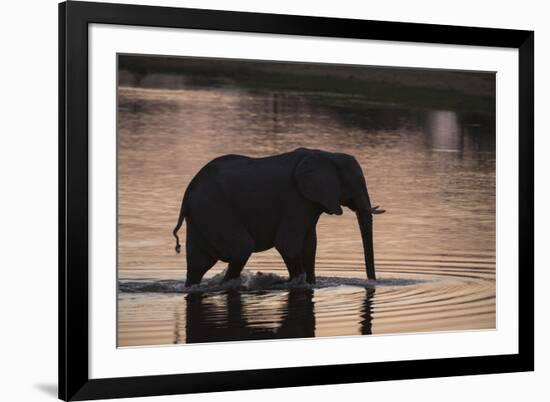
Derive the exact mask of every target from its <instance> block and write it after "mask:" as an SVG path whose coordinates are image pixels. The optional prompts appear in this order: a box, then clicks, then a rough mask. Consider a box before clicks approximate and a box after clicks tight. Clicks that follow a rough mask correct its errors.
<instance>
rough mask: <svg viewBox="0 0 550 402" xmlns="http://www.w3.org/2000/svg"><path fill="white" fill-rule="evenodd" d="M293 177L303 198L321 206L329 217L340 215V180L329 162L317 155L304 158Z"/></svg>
mask: <svg viewBox="0 0 550 402" xmlns="http://www.w3.org/2000/svg"><path fill="white" fill-rule="evenodd" d="M294 176H295V177H296V182H297V184H298V188H299V190H300V193H301V194H302V195H303V196H304V197H305V198H307V199H308V200H310V201H313V202H315V203H317V204H321V206H322V207H323V209H324V210H325V212H327V213H329V214H331V215H333V214H336V215H342V208H341V207H340V202H339V199H340V191H341V189H340V178H339V177H338V173H337V171H336V167H335V166H334V165H333V164H332V163H331V162H330V161H329V160H327V159H325V158H323V157H321V156H318V155H310V156H306V157H305V158H304V159H303V160H302V161H301V162H300V163H298V165H297V166H296V170H295V172H294Z"/></svg>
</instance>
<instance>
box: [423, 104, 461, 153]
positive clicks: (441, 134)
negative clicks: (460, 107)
mask: <svg viewBox="0 0 550 402" xmlns="http://www.w3.org/2000/svg"><path fill="white" fill-rule="evenodd" d="M427 126H428V132H429V134H430V138H431V142H432V148H433V149H434V151H449V152H452V151H456V152H459V151H462V143H463V141H462V130H461V129H460V126H459V123H458V116H457V114H456V113H455V112H451V111H441V110H437V111H433V112H429V113H428V124H427Z"/></svg>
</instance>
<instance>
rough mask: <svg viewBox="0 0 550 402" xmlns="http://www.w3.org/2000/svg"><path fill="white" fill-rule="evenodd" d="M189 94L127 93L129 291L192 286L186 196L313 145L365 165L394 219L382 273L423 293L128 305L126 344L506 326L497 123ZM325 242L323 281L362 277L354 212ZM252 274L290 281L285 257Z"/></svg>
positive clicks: (125, 296) (383, 233)
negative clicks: (240, 157)
mask: <svg viewBox="0 0 550 402" xmlns="http://www.w3.org/2000/svg"><path fill="white" fill-rule="evenodd" d="M184 81H185V80H182V82H184ZM179 88H180V89H178V90H166V89H144V88H137V87H121V88H119V98H118V101H119V102H118V105H119V109H118V183H117V184H118V223H119V225H118V268H119V271H118V274H119V279H121V280H124V279H129V280H137V279H178V280H182V279H184V277H185V255H184V254H180V255H178V254H175V253H174V249H173V238H172V234H171V231H172V228H173V227H174V224H175V222H176V219H177V215H178V211H179V206H180V204H179V203H180V201H181V199H182V193H183V191H184V189H185V188H186V187H187V185H188V183H189V181H190V180H191V178H192V177H193V175H194V174H195V173H196V172H197V171H198V170H199V169H200V168H201V167H202V166H203V165H204V164H205V163H207V162H208V161H209V160H211V159H213V158H215V157H217V156H219V155H222V154H228V153H237V154H245V155H249V156H266V155H273V154H277V153H282V152H286V151H289V150H292V149H295V148H297V147H309V148H318V149H324V150H327V151H333V152H346V153H350V154H353V155H354V156H355V157H356V158H357V160H358V161H359V163H360V164H361V166H362V168H363V170H364V172H365V176H366V180H367V185H368V188H369V192H370V194H371V197H372V199H373V202H374V203H375V204H380V205H382V206H383V207H384V208H385V209H386V210H387V211H388V212H387V213H386V214H384V215H383V216H381V217H380V218H378V219H377V220H376V221H375V225H374V243H375V244H374V247H375V250H376V263H377V274H378V276H379V277H380V278H382V279H385V278H397V279H402V278H411V279H419V280H420V281H418V283H416V284H415V282H414V281H413V282H412V283H410V284H401V285H395V286H387V287H384V286H382V287H380V286H379V287H377V288H376V291H375V290H374V289H364V288H361V287H353V286H351V287H349V286H338V287H333V288H327V289H314V290H309V291H307V292H306V291H304V290H296V291H294V290H292V291H289V292H288V293H287V292H281V291H280V290H279V291H269V290H266V291H265V292H242V291H236V290H235V291H232V292H226V293H222V294H220V293H215V294H209V293H202V294H200V293H197V294H189V295H183V294H170V295H167V294H161V293H159V292H155V290H154V289H153V290H150V291H148V292H143V293H124V292H121V293H120V294H119V306H118V312H119V332H118V344H119V346H127V345H154V344H163V343H172V342H176V343H185V342H209V341H216V340H218V341H221V340H239V339H241V340H242V339H270V338H283V337H312V336H336V335H358V334H371V333H376V334H380V333H396V332H421V331H432V330H447V329H473V328H494V327H495V131H494V130H495V126H494V115H493V114H481V113H478V114H472V113H464V112H462V111H460V110H424V109H411V108H405V107H399V105H391V106H390V105H383V104H374V103H372V102H365V101H362V100H361V99H360V98H354V97H350V96H341V95H338V94H332V93H315V94H312V93H299V92H286V93H281V92H277V91H256V92H252V91H245V90H242V89H240V88H238V87H232V86H228V85H226V86H223V87H221V86H218V87H215V86H205V85H203V86H200V87H197V86H193V85H189V86H186V85H185V84H182V85H180V86H179ZM440 151H445V152H440ZM182 235H183V237H184V236H185V231H182ZM317 237H318V249H317V259H316V271H317V275H319V276H326V277H351V278H364V275H365V270H364V259H363V250H362V244H361V237H360V234H359V231H358V229H357V223H356V220H355V217H354V215H353V214H352V213H350V212H349V211H345V212H344V214H343V215H342V216H328V215H323V216H322V217H321V219H320V221H319V224H318V227H317ZM182 241H183V242H185V238H183V239H182ZM224 268H225V265H224V264H222V263H218V264H216V266H214V268H213V269H212V271H210V272H209V273H208V274H207V275H208V276H212V275H214V274H217V273H220V272H221V271H222V270H223V269H224ZM247 269H248V270H250V271H254V272H255V271H261V272H263V273H266V272H272V273H277V274H279V275H281V276H284V275H286V269H285V267H284V264H283V262H282V261H281V259H280V257H279V255H278V254H277V253H276V252H274V251H273V250H269V251H266V252H264V253H257V254H254V255H253V256H252V257H251V259H250V260H249V262H248V263H247ZM373 310H375V313H374V312H373Z"/></svg>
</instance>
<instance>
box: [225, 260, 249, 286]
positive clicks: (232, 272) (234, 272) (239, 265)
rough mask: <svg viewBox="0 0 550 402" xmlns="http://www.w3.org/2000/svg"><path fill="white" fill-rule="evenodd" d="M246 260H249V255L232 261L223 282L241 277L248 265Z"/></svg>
mask: <svg viewBox="0 0 550 402" xmlns="http://www.w3.org/2000/svg"><path fill="white" fill-rule="evenodd" d="M246 261H248V257H247V258H246V259H244V260H240V261H231V262H230V263H229V266H228V267H227V271H225V276H224V278H223V282H226V281H230V280H232V279H237V278H239V277H240V276H241V271H242V270H243V268H244V266H245V265H246Z"/></svg>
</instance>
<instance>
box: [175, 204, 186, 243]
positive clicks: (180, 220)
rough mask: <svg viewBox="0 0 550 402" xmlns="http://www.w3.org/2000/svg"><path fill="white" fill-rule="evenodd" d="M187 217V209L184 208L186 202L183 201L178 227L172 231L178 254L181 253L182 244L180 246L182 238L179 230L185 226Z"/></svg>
mask: <svg viewBox="0 0 550 402" xmlns="http://www.w3.org/2000/svg"><path fill="white" fill-rule="evenodd" d="M185 215H186V210H185V207H184V202H183V201H182V202H181V208H180V216H179V218H178V224H177V225H176V227H175V228H174V230H173V231H172V234H173V235H174V237H175V238H176V253H179V252H180V250H181V244H180V238H179V236H178V230H180V228H181V225H183V221H184V219H185Z"/></svg>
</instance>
